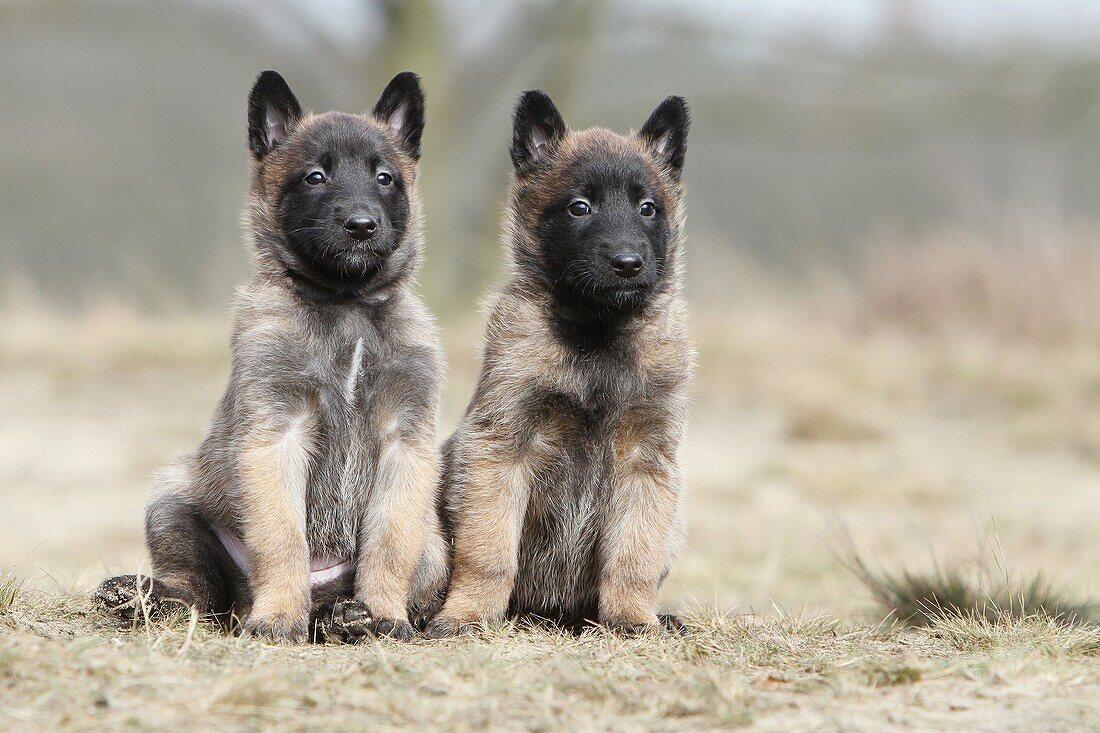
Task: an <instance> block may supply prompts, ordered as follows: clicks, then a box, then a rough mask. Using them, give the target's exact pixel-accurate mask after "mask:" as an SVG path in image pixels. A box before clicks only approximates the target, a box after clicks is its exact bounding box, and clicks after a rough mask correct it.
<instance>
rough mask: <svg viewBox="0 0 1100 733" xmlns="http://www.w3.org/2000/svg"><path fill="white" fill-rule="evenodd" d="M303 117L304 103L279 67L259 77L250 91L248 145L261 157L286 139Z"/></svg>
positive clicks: (258, 158)
mask: <svg viewBox="0 0 1100 733" xmlns="http://www.w3.org/2000/svg"><path fill="white" fill-rule="evenodd" d="M301 117H302V105H300V104H298V100H297V98H296V97H295V96H294V92H292V91H290V87H289V86H288V85H287V83H286V80H285V79H283V77H281V76H279V73H278V72H277V71H265V72H263V73H261V74H260V75H259V76H258V77H257V78H256V83H255V84H253V85H252V91H251V92H250V93H249V95H248V147H249V148H251V149H252V154H253V155H255V156H256V160H262V159H263V158H264V156H266V155H267V154H268V153H270V152H271V151H272V150H274V149H275V147H276V146H277V145H278V144H279V143H281V142H282V141H283V140H285V139H286V137H287V135H289V134H290V132H291V130H293V129H294V126H295V125H296V124H298V120H299V119H301Z"/></svg>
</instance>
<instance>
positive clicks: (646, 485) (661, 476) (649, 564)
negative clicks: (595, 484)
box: [599, 416, 681, 633]
mask: <svg viewBox="0 0 1100 733" xmlns="http://www.w3.org/2000/svg"><path fill="white" fill-rule="evenodd" d="M669 427H673V429H672V430H669V429H668V428H669ZM675 435H676V433H675V429H674V426H669V425H668V424H667V423H666V421H664V420H652V419H645V418H642V417H638V416H634V417H630V418H628V419H627V420H626V421H624V424H623V425H622V426H621V428H620V430H619V432H618V434H617V436H616V439H615V480H614V482H613V485H612V487H611V497H610V502H609V510H608V514H607V519H606V525H605V531H604V535H603V540H602V544H601V548H600V555H601V571H600V581H599V599H600V600H599V614H600V623H602V624H604V625H606V626H608V627H610V628H612V629H615V630H619V631H624V632H626V633H637V632H640V631H647V630H655V629H658V628H659V627H660V626H659V621H658V618H657V590H658V588H659V587H660V585H661V582H662V581H663V580H664V577H665V574H666V573H667V572H668V566H669V561H670V558H671V554H672V553H671V545H672V543H673V535H674V532H675V531H676V529H677V521H678V516H679V505H680V492H681V477H680V473H679V466H678V463H677V455H676V453H677V449H678V444H679V441H678V440H677V439H676V437H675Z"/></svg>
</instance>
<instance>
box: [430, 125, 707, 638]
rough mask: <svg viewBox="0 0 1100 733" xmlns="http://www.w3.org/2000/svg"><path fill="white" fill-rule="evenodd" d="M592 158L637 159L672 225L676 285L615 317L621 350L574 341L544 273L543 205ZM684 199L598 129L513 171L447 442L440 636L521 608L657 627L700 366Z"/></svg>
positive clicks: (671, 182)
mask: <svg viewBox="0 0 1100 733" xmlns="http://www.w3.org/2000/svg"><path fill="white" fill-rule="evenodd" d="M586 156H591V157H593V158H597V159H598V158H599V157H600V156H626V157H630V158H631V159H634V160H636V159H637V158H641V159H642V160H643V161H644V164H645V167H646V168H647V169H648V172H649V175H650V176H651V178H652V180H653V181H655V185H656V187H657V189H658V190H659V192H660V196H659V197H658V198H659V199H660V200H661V201H662V202H663V204H664V206H665V212H666V216H667V222H668V232H669V236H668V241H667V255H666V263H667V268H666V282H665V284H664V285H665V286H664V287H663V288H662V289H661V290H660V291H659V292H656V293H654V294H653V295H652V297H651V299H650V301H649V302H648V304H647V306H646V308H645V309H644V311H643V312H641V313H639V314H638V315H637V316H635V317H632V318H630V319H627V320H625V321H623V322H622V323H620V324H619V325H618V326H617V328H619V329H620V330H619V331H618V332H617V335H616V337H615V338H617V339H619V341H618V342H617V343H618V346H617V347H616V348H618V349H619V351H617V352H614V353H608V352H602V353H593V352H586V350H585V349H583V348H578V347H577V345H576V344H575V343H572V342H569V341H568V340H564V339H563V337H562V335H561V332H560V330H559V327H560V325H561V324H560V320H559V319H560V317H561V316H560V309H559V308H558V305H559V304H558V303H556V302H555V300H554V298H555V295H554V294H553V293H552V292H551V290H550V289H549V288H548V287H547V281H546V280H545V279H543V278H541V276H540V273H539V272H538V267H539V254H538V251H537V249H536V248H537V246H538V245H537V243H536V242H537V240H536V236H535V234H534V232H535V230H536V227H537V226H538V223H539V216H540V212H541V211H542V210H543V209H545V208H546V207H547V206H550V205H551V204H552V203H553V202H557V201H560V200H561V198H562V185H563V184H562V181H563V180H565V179H566V178H568V175H567V172H568V171H569V170H570V169H571V167H573V166H574V165H575V164H576V163H577V161H579V160H581V159H583V158H585V157H586ZM681 197H682V189H681V186H680V183H679V180H678V177H677V176H675V175H673V172H672V171H670V170H667V169H665V168H664V167H662V166H661V165H659V164H658V161H657V160H656V159H655V158H654V157H652V156H651V151H650V149H649V148H648V147H647V145H646V144H645V143H644V142H643V141H642V140H641V139H640V138H638V137H635V136H629V137H624V136H620V135H617V134H615V133H613V132H610V131H608V130H604V129H599V128H596V129H591V130H585V131H581V132H572V133H568V134H567V135H566V136H565V137H564V139H562V140H561V141H560V143H559V146H558V147H557V148H556V150H555V152H554V155H553V158H552V159H551V162H550V164H549V165H547V166H546V167H545V168H542V169H538V170H535V171H533V172H530V173H528V174H526V175H522V176H517V178H516V179H515V181H514V184H513V187H512V191H511V199H510V205H509V208H508V214H507V216H506V218H505V228H506V232H505V239H506V242H507V243H508V245H509V248H510V254H511V269H510V273H509V277H508V280H507V282H506V283H505V285H504V286H503V288H502V289H501V291H500V292H499V293H498V294H497V295H496V296H495V297H494V298H493V299H492V300H491V302H490V303H489V308H488V310H489V313H488V319H487V324H486V331H485V351H484V359H483V363H482V369H481V375H480V379H479V381H478V385H477V389H476V391H475V393H474V396H473V398H472V399H471V402H470V406H469V407H468V408H467V412H466V414H465V416H464V417H463V420H462V422H461V423H460V424H459V426H458V428H457V429H456V431H455V433H454V435H453V436H452V438H451V440H450V442H449V443H448V446H447V448H446V449H445V457H444V461H445V472H444V480H443V486H444V491H443V500H444V510H445V516H446V525H447V531H448V532H449V535H450V537H451V541H452V545H453V568H452V577H451V585H450V590H449V594H448V596H447V600H446V602H445V603H444V606H443V608H442V610H441V612H440V614H439V616H438V617H437V618H436V619H435V620H434V621H433V623H432V624H431V626H429V628H428V634H429V635H431V636H446V635H449V634H452V633H456V632H457V631H459V630H461V629H463V628H464V627H470V626H475V625H479V624H487V623H488V624H492V623H496V622H499V621H500V620H501V619H502V618H504V616H505V615H506V614H507V613H509V612H513V613H518V614H525V613H534V614H536V615H543V614H545V615H546V616H547V617H550V618H557V619H560V620H562V621H563V622H567V623H571V622H576V621H578V620H579V619H577V618H576V615H577V614H585V615H586V618H588V619H590V620H598V621H600V622H602V623H605V624H608V625H609V626H613V627H620V628H630V629H634V628H638V627H654V626H656V625H657V623H658V617H657V613H656V603H657V592H658V589H659V587H660V585H661V583H662V582H663V580H664V578H665V576H666V575H667V573H668V571H669V568H670V566H671V562H672V558H673V556H674V555H675V552H676V550H677V547H678V545H679V542H680V538H681V535H682V527H681V519H680V515H681V503H682V498H681V497H682V494H683V477H682V475H681V471H680V469H679V451H680V445H681V444H682V441H683V437H684V430H685V425H686V419H687V414H686V412H687V410H686V406H687V386H688V382H689V380H690V377H691V373H692V368H693V362H694V352H693V349H692V347H691V345H690V342H689V340H688V335H687V326H686V320H687V319H686V306H685V304H684V299H683V295H682V290H683V285H682V260H683V257H682V239H683V207H682V205H681ZM605 457H606V458H605ZM605 461H606V462H605ZM587 614H591V615H590V616H587Z"/></svg>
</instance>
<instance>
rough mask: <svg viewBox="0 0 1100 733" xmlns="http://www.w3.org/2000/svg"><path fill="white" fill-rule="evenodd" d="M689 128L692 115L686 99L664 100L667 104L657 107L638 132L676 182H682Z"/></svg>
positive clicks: (673, 98) (666, 98)
mask: <svg viewBox="0 0 1100 733" xmlns="http://www.w3.org/2000/svg"><path fill="white" fill-rule="evenodd" d="M690 126H691V114H690V113H689V112H688V106H687V102H686V101H685V100H684V98H683V97H665V101H663V102H661V103H660V104H658V105H657V109H655V110H653V113H652V114H651V115H649V119H648V120H646V121H645V124H644V125H642V129H641V130H639V131H638V137H639V138H641V140H642V141H643V142H645V144H646V147H648V148H649V150H650V153H652V155H653V157H654V158H656V160H657V162H658V163H660V164H661V165H662V166H664V167H665V168H666V169H667V170H668V171H669V173H671V174H672V177H673V178H675V179H676V180H680V173H681V172H682V171H683V170H684V156H685V155H686V154H687V137H688V128H689V127H690Z"/></svg>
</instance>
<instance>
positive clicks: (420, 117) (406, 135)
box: [371, 71, 424, 160]
mask: <svg viewBox="0 0 1100 733" xmlns="http://www.w3.org/2000/svg"><path fill="white" fill-rule="evenodd" d="M371 114H373V115H374V116H375V117H376V118H377V119H378V120H379V121H380V122H384V123H385V124H387V125H389V127H390V129H391V130H393V134H394V135H395V136H396V137H397V141H398V142H399V143H401V145H402V147H404V148H405V152H407V153H408V154H409V155H411V156H412V157H413V159H414V160H420V136H421V135H423V134H424V92H423V90H421V88H420V77H419V76H417V75H416V74H414V73H413V72H411V71H402V72H401V73H400V74H398V75H397V76H395V77H394V78H393V79H391V80H390V83H389V84H387V85H386V88H385V89H384V90H383V91H382V96H381V97H379V98H378V103H377V104H375V105H374V109H373V110H372V111H371Z"/></svg>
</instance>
